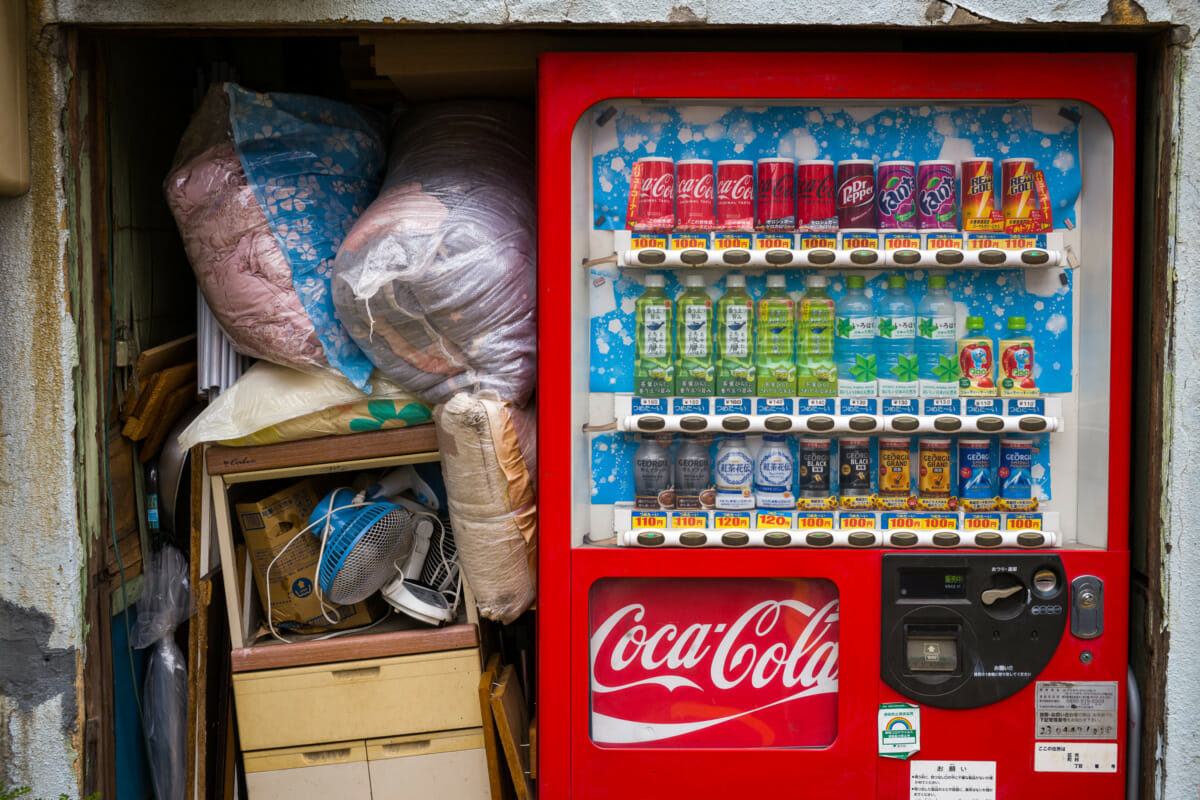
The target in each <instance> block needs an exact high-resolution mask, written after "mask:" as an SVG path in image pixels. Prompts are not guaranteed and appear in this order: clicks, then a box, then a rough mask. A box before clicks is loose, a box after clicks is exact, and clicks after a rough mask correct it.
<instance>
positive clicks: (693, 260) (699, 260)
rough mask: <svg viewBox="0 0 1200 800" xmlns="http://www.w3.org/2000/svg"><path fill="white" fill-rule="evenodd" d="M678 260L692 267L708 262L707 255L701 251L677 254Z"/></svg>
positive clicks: (685, 251) (687, 251)
mask: <svg viewBox="0 0 1200 800" xmlns="http://www.w3.org/2000/svg"><path fill="white" fill-rule="evenodd" d="M679 260H680V261H682V262H683V263H684V264H688V265H690V266H693V267H694V266H696V265H697V264H703V263H704V262H705V261H708V253H706V252H704V251H703V250H684V251H683V252H682V253H680V254H679Z"/></svg>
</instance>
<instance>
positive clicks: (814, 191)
mask: <svg viewBox="0 0 1200 800" xmlns="http://www.w3.org/2000/svg"><path fill="white" fill-rule="evenodd" d="M834 189H835V182H834V175H833V162H832V161H827V160H821V161H801V162H800V165H799V166H798V167H797V168H796V230H798V231H805V232H810V233H834V232H836V231H837V227H838V221H837V204H836V202H835V192H834Z"/></svg>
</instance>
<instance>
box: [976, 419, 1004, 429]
mask: <svg viewBox="0 0 1200 800" xmlns="http://www.w3.org/2000/svg"><path fill="white" fill-rule="evenodd" d="M975 427H976V428H978V429H979V430H981V431H983V432H984V433H999V432H1000V431H1002V430H1004V420H1002V419H1000V418H999V417H980V418H979V420H978V421H977V422H976V423H975Z"/></svg>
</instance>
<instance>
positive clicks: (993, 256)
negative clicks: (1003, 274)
mask: <svg viewBox="0 0 1200 800" xmlns="http://www.w3.org/2000/svg"><path fill="white" fill-rule="evenodd" d="M1007 260H1008V256H1007V255H1005V253H1004V251H1003V250H980V251H979V263H980V264H985V265H987V266H989V267H997V266H999V265H1001V264H1003V263H1004V262H1005V261H1007Z"/></svg>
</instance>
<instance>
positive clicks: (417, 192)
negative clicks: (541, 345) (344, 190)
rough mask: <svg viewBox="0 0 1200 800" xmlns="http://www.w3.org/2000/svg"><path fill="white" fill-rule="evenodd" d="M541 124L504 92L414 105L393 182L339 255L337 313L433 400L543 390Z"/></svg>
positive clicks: (370, 352)
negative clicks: (539, 357)
mask: <svg viewBox="0 0 1200 800" xmlns="http://www.w3.org/2000/svg"><path fill="white" fill-rule="evenodd" d="M531 123H532V120H531V115H530V113H529V110H528V109H526V108H525V107H523V106H520V105H517V104H514V103H502V102H454V103H436V104H433V105H429V106H424V107H420V108H417V109H414V110H411V111H408V112H406V113H404V114H403V116H402V117H401V118H400V122H399V125H398V127H397V129H396V133H395V135H394V136H393V139H392V146H391V157H390V161H389V164H388V171H387V177H386V178H385V179H384V184H383V190H382V191H381V192H380V194H379V197H378V198H377V199H376V200H375V202H373V203H372V204H371V205H370V207H368V208H367V210H366V212H365V213H364V214H363V215H362V216H361V217H360V218H359V220H358V222H357V223H355V225H354V228H353V229H352V230H351V231H350V233H349V235H347V237H346V239H345V241H343V242H342V245H341V247H340V249H339V250H338V254H337V257H336V258H335V259H334V264H333V285H332V292H333V301H334V305H335V306H336V307H337V312H338V318H339V319H341V321H342V323H343V324H344V325H345V326H346V328H347V329H348V330H349V331H350V335H351V336H353V337H354V340H355V341H356V342H357V343H358V345H359V347H361V348H362V350H363V352H365V353H366V354H367V356H368V357H369V358H370V359H371V361H372V362H374V364H375V365H376V366H377V367H378V368H379V369H380V371H382V372H383V373H384V374H385V375H387V376H388V377H389V378H391V379H392V380H394V381H395V382H396V383H398V384H400V385H401V386H403V387H404V388H406V389H408V390H409V391H411V392H413V393H414V394H415V395H416V396H417V397H418V398H420V399H421V400H423V401H425V402H427V403H431V404H432V403H444V402H446V401H448V400H449V399H450V398H451V397H453V396H454V395H455V394H456V393H458V392H469V393H478V392H486V391H491V392H495V394H496V395H498V396H499V397H500V398H501V399H503V400H505V401H509V402H513V403H516V404H518V405H524V404H525V403H526V402H527V401H528V400H529V397H530V396H531V394H532V392H533V382H534V369H535V361H534V358H535V354H536V349H537V342H536V333H537V331H536V318H535V304H536V286H535V274H534V252H535V240H534V196H533V152H532V151H533V134H532V125H531Z"/></svg>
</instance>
